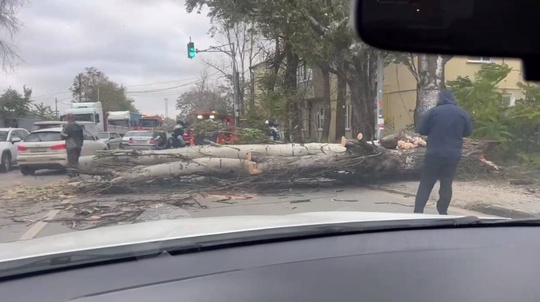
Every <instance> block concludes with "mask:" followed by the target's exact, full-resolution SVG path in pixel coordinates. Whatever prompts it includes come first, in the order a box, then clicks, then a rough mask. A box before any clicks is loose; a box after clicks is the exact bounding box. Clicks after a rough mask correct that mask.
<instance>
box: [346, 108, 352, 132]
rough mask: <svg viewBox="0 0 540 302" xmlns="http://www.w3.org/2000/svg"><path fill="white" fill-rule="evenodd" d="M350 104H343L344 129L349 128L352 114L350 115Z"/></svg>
mask: <svg viewBox="0 0 540 302" xmlns="http://www.w3.org/2000/svg"><path fill="white" fill-rule="evenodd" d="M351 110H352V106H351V105H345V130H351V122H352V116H351Z"/></svg>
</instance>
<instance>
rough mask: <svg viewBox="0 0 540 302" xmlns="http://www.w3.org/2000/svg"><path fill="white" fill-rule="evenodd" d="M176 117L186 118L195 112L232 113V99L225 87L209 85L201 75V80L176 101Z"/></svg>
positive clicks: (206, 77)
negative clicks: (177, 112) (177, 113)
mask: <svg viewBox="0 0 540 302" xmlns="http://www.w3.org/2000/svg"><path fill="white" fill-rule="evenodd" d="M176 109H178V110H179V111H180V112H179V115H178V117H179V118H181V119H186V118H188V117H189V116H190V115H191V114H193V112H195V111H216V112H219V113H223V114H231V113H232V98H231V95H230V93H229V90H228V89H227V88H226V87H223V86H220V85H218V84H217V83H209V82H208V75H207V74H206V73H203V75H202V76H201V80H200V81H199V82H198V83H197V84H195V86H193V87H192V88H191V89H190V90H188V91H186V92H184V93H182V94H181V95H180V96H179V97H178V99H177V100H176Z"/></svg>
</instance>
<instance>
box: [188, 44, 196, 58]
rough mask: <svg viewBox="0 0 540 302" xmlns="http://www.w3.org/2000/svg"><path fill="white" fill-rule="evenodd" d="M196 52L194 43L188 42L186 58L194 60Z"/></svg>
mask: <svg viewBox="0 0 540 302" xmlns="http://www.w3.org/2000/svg"><path fill="white" fill-rule="evenodd" d="M196 52H197V51H196V50H195V43H193V42H189V43H188V44H187V57H188V58H190V59H193V58H195V53H196Z"/></svg>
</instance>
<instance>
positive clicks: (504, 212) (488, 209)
mask: <svg viewBox="0 0 540 302" xmlns="http://www.w3.org/2000/svg"><path fill="white" fill-rule="evenodd" d="M366 187H367V188H368V189H371V190H378V191H384V192H388V193H394V194H400V195H404V196H407V197H416V194H412V193H410V192H405V191H401V190H396V189H389V188H385V187H381V186H376V185H367V186H366ZM459 208H460V209H464V210H469V211H475V212H480V213H483V214H487V215H493V216H499V217H504V218H511V219H527V218H536V217H537V215H535V214H534V213H530V212H525V211H521V210H514V209H510V208H505V207H501V206H496V205H490V204H477V205H472V206H470V207H467V208H461V207H459Z"/></svg>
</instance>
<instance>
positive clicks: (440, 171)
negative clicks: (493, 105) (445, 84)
mask: <svg viewBox="0 0 540 302" xmlns="http://www.w3.org/2000/svg"><path fill="white" fill-rule="evenodd" d="M472 130H473V129H472V120H471V117H470V116H469V114H468V113H467V112H465V110H463V109H461V108H459V107H458V106H457V103H456V100H455V98H454V95H453V94H452V92H450V91H442V92H441V93H440V94H439V101H438V102H437V106H435V107H434V108H432V109H431V110H430V111H428V112H427V113H426V115H425V116H424V118H423V119H422V120H421V123H420V125H419V127H418V129H417V132H418V133H419V134H420V135H427V137H428V139H427V151H426V155H425V158H424V164H423V167H422V176H421V179H420V185H419V186H418V192H417V193H416V200H415V204H414V212H415V213H423V212H424V208H425V206H426V203H427V201H428V199H429V196H430V195H431V191H432V190H433V186H434V185H435V183H436V182H437V180H439V181H440V189H439V200H438V201H437V211H438V212H439V214H441V215H447V214H448V206H449V205H450V201H451V199H452V182H453V181H454V176H455V173H456V168H457V165H458V163H459V161H460V159H461V149H462V146H463V138H464V137H468V136H470V135H471V134H472Z"/></svg>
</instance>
